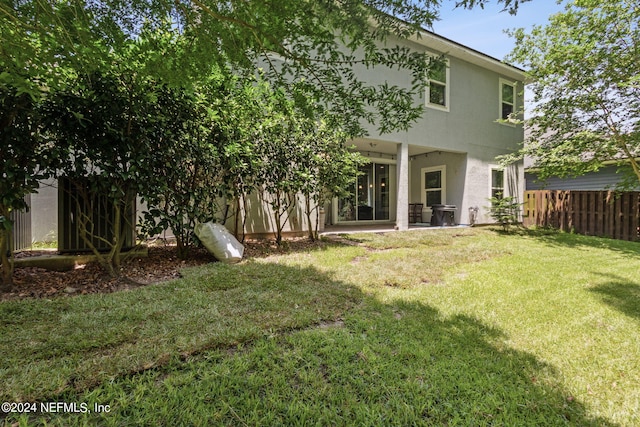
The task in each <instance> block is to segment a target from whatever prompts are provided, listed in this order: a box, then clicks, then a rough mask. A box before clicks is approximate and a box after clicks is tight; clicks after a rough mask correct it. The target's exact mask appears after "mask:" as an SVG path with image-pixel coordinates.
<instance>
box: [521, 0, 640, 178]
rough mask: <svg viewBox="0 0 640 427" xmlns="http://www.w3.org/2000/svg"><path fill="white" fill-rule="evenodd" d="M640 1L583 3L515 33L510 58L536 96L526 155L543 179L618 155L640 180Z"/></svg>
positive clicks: (572, 172) (594, 166) (583, 169)
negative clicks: (524, 71)
mask: <svg viewBox="0 0 640 427" xmlns="http://www.w3.org/2000/svg"><path fill="white" fill-rule="evenodd" d="M639 22H640V5H639V4H638V2H637V1H633V0H576V1H575V2H574V3H571V4H569V5H567V7H566V9H565V11H564V12H562V13H558V14H556V15H554V16H552V17H551V18H550V22H549V24H548V25H547V26H544V27H542V26H538V27H535V28H534V29H533V30H532V31H531V33H529V34H527V33H525V31H524V30H522V29H520V30H517V31H515V32H513V36H514V37H515V38H516V41H517V45H516V48H515V49H514V51H513V52H512V53H511V55H510V59H511V60H512V61H515V62H516V63H519V64H522V66H524V67H525V68H526V69H527V70H528V75H529V81H530V85H529V87H530V88H531V89H532V91H533V94H534V100H533V105H534V110H533V113H532V114H533V116H532V117H531V118H530V119H529V120H528V122H529V129H530V130H531V135H530V136H529V137H528V139H527V141H526V144H525V146H524V148H523V150H522V152H521V154H525V155H529V156H531V157H533V158H534V159H535V167H536V168H537V170H538V171H539V177H540V178H542V179H544V178H546V177H549V176H553V175H558V176H567V175H580V174H583V173H585V172H588V171H594V170H597V169H599V168H600V167H601V166H602V165H603V162H605V161H608V160H615V159H617V160H619V163H620V165H621V167H623V168H626V169H627V171H628V172H630V173H631V174H632V176H634V177H635V179H633V180H631V181H626V182H627V183H630V184H631V185H630V186H631V187H635V186H637V185H638V184H639V183H640V164H639V162H638V158H639V157H640V77H639V76H638V70H639V69H640V56H639V54H638V52H640V25H639Z"/></svg>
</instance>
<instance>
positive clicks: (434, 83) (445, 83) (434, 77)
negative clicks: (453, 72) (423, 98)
mask: <svg viewBox="0 0 640 427" xmlns="http://www.w3.org/2000/svg"><path fill="white" fill-rule="evenodd" d="M427 106H429V107H433V108H439V109H443V110H448V109H449V61H447V60H443V61H435V60H434V61H433V62H432V63H431V69H430V70H429V86H428V87H427Z"/></svg>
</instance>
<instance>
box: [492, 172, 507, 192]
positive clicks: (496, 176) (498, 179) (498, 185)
mask: <svg viewBox="0 0 640 427" xmlns="http://www.w3.org/2000/svg"><path fill="white" fill-rule="evenodd" d="M503 197H504V169H502V168H498V167H492V168H491V198H495V199H502V198H503Z"/></svg>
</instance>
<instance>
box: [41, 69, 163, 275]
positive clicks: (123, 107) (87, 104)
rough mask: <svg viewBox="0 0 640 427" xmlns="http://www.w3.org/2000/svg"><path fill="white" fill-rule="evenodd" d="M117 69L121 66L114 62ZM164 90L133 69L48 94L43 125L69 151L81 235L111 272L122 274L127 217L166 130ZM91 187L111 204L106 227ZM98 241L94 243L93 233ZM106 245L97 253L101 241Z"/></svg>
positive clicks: (66, 169) (65, 168)
mask: <svg viewBox="0 0 640 427" xmlns="http://www.w3.org/2000/svg"><path fill="white" fill-rule="evenodd" d="M114 71H116V70H114ZM161 90H162V88H161V87H158V86H157V85H155V84H154V82H151V81H145V80H142V81H140V80H136V78H135V75H132V74H128V73H122V74H119V73H116V72H113V73H110V74H103V73H92V74H89V75H79V76H78V78H77V79H75V80H74V81H73V82H70V84H69V86H68V88H67V89H66V90H64V91H59V92H57V93H55V94H53V95H52V96H50V97H49V99H48V100H47V101H46V103H45V105H44V108H43V114H45V116H46V125H47V127H48V129H49V131H50V132H51V135H52V137H53V138H55V140H56V144H57V145H59V146H65V145H66V146H67V147H68V149H69V151H70V152H71V153H72V154H71V155H70V156H69V157H68V159H67V161H66V162H65V164H64V165H62V166H61V167H60V169H61V171H62V173H64V175H65V176H66V177H67V178H68V179H69V180H70V181H71V182H72V185H71V188H72V189H74V190H73V191H71V192H70V196H71V197H72V199H73V200H74V203H76V205H77V207H78V212H79V213H81V214H79V218H78V225H79V231H80V236H81V237H82V239H83V240H84V241H85V243H86V244H87V246H88V247H89V248H91V250H92V251H93V252H94V254H95V255H96V256H98V258H99V259H100V260H101V263H102V265H103V266H104V267H105V268H106V269H107V270H108V271H109V273H110V274H112V275H117V274H119V267H120V261H121V260H120V251H121V249H122V245H123V243H124V235H123V233H124V227H123V221H126V220H127V217H128V215H126V213H127V212H130V211H131V209H132V206H133V204H134V203H135V197H136V195H137V194H144V189H145V187H144V186H145V184H146V183H148V182H149V181H150V173H151V172H152V171H151V170H150V168H149V162H148V159H149V156H150V155H152V154H153V153H154V149H155V148H156V147H155V146H154V144H157V142H158V141H159V140H162V136H163V135H164V130H163V129H162V124H163V123H161V122H159V121H158V120H157V117H158V114H159V113H160V112H161V111H162V109H163V108H164V106H163V105H161V104H160V103H159V92H160V91H161ZM94 195H99V196H100V197H101V198H104V199H105V200H107V201H110V203H109V204H110V205H112V206H113V215H109V214H107V217H106V218H105V219H106V220H107V221H108V222H109V227H108V230H103V231H104V232H105V233H106V234H104V235H102V236H100V235H99V234H98V233H100V231H94V230H96V229H98V228H97V224H98V221H100V219H99V218H98V217H96V215H97V214H98V212H100V211H99V210H96V209H95V208H93V207H92V205H93V204H94V203H95V202H94V199H95V197H94ZM96 239H97V240H98V241H99V242H100V244H99V245H98V244H96V243H95V240H96ZM101 245H106V247H108V248H109V251H108V252H107V253H106V254H102V253H100V250H99V246H101Z"/></svg>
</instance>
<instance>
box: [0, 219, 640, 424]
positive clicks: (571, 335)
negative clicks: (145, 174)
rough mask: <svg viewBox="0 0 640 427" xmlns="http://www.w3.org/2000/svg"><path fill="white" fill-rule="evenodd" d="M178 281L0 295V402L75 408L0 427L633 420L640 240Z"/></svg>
mask: <svg viewBox="0 0 640 427" xmlns="http://www.w3.org/2000/svg"><path fill="white" fill-rule="evenodd" d="M184 273H185V278H184V279H181V280H178V281H175V282H171V283H166V284H161V285H155V286H148V287H145V288H139V289H136V290H133V291H128V292H122V293H118V294H108V295H92V296H78V297H73V298H62V299H54V300H50V301H47V300H39V301H16V302H3V303H0V337H2V339H1V340H0V355H1V357H0V394H1V395H2V396H1V398H0V400H1V401H9V402H18V401H23V402H65V403H76V404H77V407H78V408H79V409H80V410H83V409H84V408H85V406H83V405H86V408H87V409H88V410H90V411H91V412H87V413H58V414H56V413H48V414H42V413H38V414H31V415H26V414H22V415H18V414H11V415H10V416H9V417H6V416H5V415H4V414H2V413H0V423H2V422H4V423H5V424H7V425H12V424H13V423H16V422H17V423H19V424H17V425H34V424H35V425H39V424H47V425H65V426H66V425H87V424H89V425H167V426H173V425H203V426H207V425H229V426H244V425H248V426H262V425H321V426H325V425H337V426H342V425H344V426H352V425H358V426H360V425H363V426H366V425H370V426H381V425H384V426H391V425H398V426H408V425H426V426H431V425H435V426H439V425H449V426H452V425H460V426H471V425H474V426H475V425H478V426H482V425H494V426H495V425H504V426H526V425H530V426H556V425H575V426H589V425H593V426H636V425H640V386H639V384H640V334H639V332H640V244H639V243H628V242H618V241H613V240H606V239H595V238H589V237H584V236H577V235H571V234H556V233H550V232H524V231H521V232H518V233H517V234H513V235H504V234H501V233H498V232H495V231H492V230H488V229H455V230H427V231H412V232H396V233H389V234H379V233H378V234H358V235H350V236H345V239H344V242H343V243H341V244H332V245H325V246H324V247H322V248H319V249H315V250H309V251H305V252H296V253H288V254H281V255H271V256H268V257H265V258H257V259H251V260H246V261H243V262H242V263H240V264H237V265H232V266H228V265H223V264H211V265H209V266H206V267H202V268H194V269H190V270H187V271H185V272H184ZM96 404H99V405H103V406H106V405H108V406H109V412H103V413H97V412H95V411H94V405H96ZM38 409H40V408H39V407H38ZM3 417H4V418H3ZM41 422H42V423H41Z"/></svg>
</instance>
